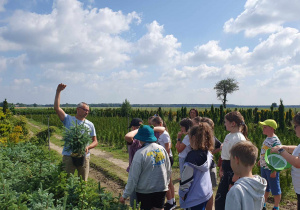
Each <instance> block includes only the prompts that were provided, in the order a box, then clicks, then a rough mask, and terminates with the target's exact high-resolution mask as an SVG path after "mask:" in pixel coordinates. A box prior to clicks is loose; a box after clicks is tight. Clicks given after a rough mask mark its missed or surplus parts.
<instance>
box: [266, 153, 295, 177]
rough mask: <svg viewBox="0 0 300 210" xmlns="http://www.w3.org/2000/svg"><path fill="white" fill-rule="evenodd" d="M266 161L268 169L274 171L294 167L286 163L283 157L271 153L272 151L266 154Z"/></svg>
mask: <svg viewBox="0 0 300 210" xmlns="http://www.w3.org/2000/svg"><path fill="white" fill-rule="evenodd" d="M265 161H266V163H267V166H268V168H269V169H270V170H271V171H272V172H273V171H278V172H279V171H282V170H284V169H287V168H290V167H292V165H291V164H290V163H289V162H287V161H286V159H284V158H283V157H282V156H281V155H279V154H276V153H271V149H267V150H266V153H265Z"/></svg>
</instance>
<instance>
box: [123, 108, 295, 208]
mask: <svg viewBox="0 0 300 210" xmlns="http://www.w3.org/2000/svg"><path fill="white" fill-rule="evenodd" d="M191 112H192V113H191ZM191 112H190V113H191V114H190V117H191V119H190V118H185V119H182V120H181V121H180V132H179V133H178V135H177V143H176V146H175V147H176V149H177V152H178V157H179V168H180V187H179V197H180V207H181V208H184V209H191V210H196V209H197V210H198V209H201V210H202V209H203V210H204V209H212V206H213V200H214V199H213V187H215V186H217V182H216V180H217V174H216V166H215V163H214V161H213V154H215V153H216V152H219V151H220V150H221V159H222V164H221V167H220V170H219V171H220V174H221V175H222V176H221V179H220V183H219V185H218V190H217V193H216V197H215V205H214V206H215V209H216V210H220V209H230V210H231V209H243V210H247V209H249V210H253V209H257V210H261V209H266V204H265V200H267V198H268V195H269V192H270V191H272V195H273V196H274V207H273V209H279V202H280V199H281V190H280V183H279V172H276V171H275V172H271V170H270V169H269V168H268V166H267V164H266V162H265V160H264V155H265V152H266V150H267V149H269V148H272V150H273V151H275V152H277V151H278V150H280V151H281V152H278V153H282V150H284V149H285V150H287V152H286V153H287V154H285V155H286V156H287V157H288V158H290V159H291V164H292V165H296V164H299V166H300V160H299V159H297V160H296V159H295V158H293V157H294V156H295V154H296V153H295V154H294V153H293V155H294V156H293V155H290V154H288V152H290V151H289V150H291V151H300V149H298V147H297V148H296V146H285V147H284V146H282V145H281V142H280V140H279V139H278V137H277V136H276V135H275V130H276V128H277V124H276V122H275V121H274V120H266V121H264V122H260V124H261V125H262V126H263V134H264V135H266V136H267V138H266V139H265V141H264V142H263V145H262V148H261V154H260V161H259V162H258V165H260V167H261V176H258V175H253V174H252V168H253V167H254V165H255V164H256V159H257V157H258V149H257V147H256V146H254V145H253V144H252V143H251V142H250V141H249V140H248V138H247V134H248V128H247V125H246V124H245V121H244V118H243V116H242V115H241V113H240V112H238V111H233V112H230V113H227V114H226V115H225V118H224V125H225V127H226V130H227V131H229V134H227V135H226V137H225V139H224V141H223V143H221V142H220V141H219V140H218V139H217V138H216V137H215V136H214V123H213V121H212V120H211V119H209V118H206V117H203V118H201V117H198V116H197V115H198V114H197V110H195V109H192V110H191ZM193 112H195V113H193ZM298 115H299V119H298V118H297V119H298V120H299V122H298V121H295V120H294V122H296V123H298V124H296V125H297V126H298V125H300V114H298ZM148 124H149V125H143V121H142V120H141V119H138V118H135V119H133V120H132V121H131V124H130V128H131V131H130V132H129V133H127V134H126V136H125V140H126V141H127V144H128V152H129V168H130V169H129V168H128V171H129V177H128V182H127V185H126V187H125V190H124V193H123V196H122V197H121V198H120V202H122V203H124V202H125V199H126V198H128V197H130V199H131V201H130V205H131V206H133V205H135V204H134V200H137V202H138V203H141V206H140V207H141V209H144V210H146V209H167V210H169V209H174V208H175V207H176V205H177V204H176V201H175V193H174V185H173V182H172V176H171V167H172V165H173V154H172V150H171V145H172V143H171V139H170V135H169V133H168V131H167V129H166V126H165V124H164V122H163V120H162V119H161V118H160V117H159V116H153V117H151V118H149V121H148ZM150 125H151V126H150ZM297 126H295V129H297ZM298 127H300V126H298ZM299 130H300V129H299ZM297 135H298V134H297ZM183 136H184V138H183V139H182V137H183ZM299 137H300V131H299ZM276 149H277V150H276ZM297 154H300V152H299V153H297ZM288 155H290V156H292V157H290V156H288ZM287 161H289V159H287ZM293 161H294V162H295V163H294V162H293ZM292 176H293V175H292ZM295 176H296V175H295ZM299 177H300V171H298V177H297V178H298V179H299ZM293 181H294V179H293ZM295 189H296V188H295ZM297 189H300V187H298V188H297ZM299 192H300V190H299ZM296 193H298V192H297V191H296ZM297 196H298V199H299V197H300V195H299V194H297ZM165 197H166V198H167V202H166V203H165Z"/></svg>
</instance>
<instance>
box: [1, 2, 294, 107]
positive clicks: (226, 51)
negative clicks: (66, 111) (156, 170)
mask: <svg viewBox="0 0 300 210" xmlns="http://www.w3.org/2000/svg"><path fill="white" fill-rule="evenodd" d="M299 11H300V1H299V0H276V1H274V0H248V1H236V0H226V1H224V0H213V1H207V0H205V1H204V0H188V1H182V0H165V1H162V0H151V1H148V0H147V1H146V0H145V1H141V0H82V1H77V0H53V1H52V0H26V1H20V0H0V101H3V100H4V99H5V98H6V99H7V101H8V102H11V103H17V102H20V103H37V104H49V103H53V101H54V95H55V90H56V87H57V85H58V84H59V83H65V84H67V88H66V89H65V90H64V91H63V92H62V96H61V102H62V103H78V102H80V101H86V102H87V103H121V102H122V101H124V100H125V98H127V99H128V100H129V101H130V102H131V103H132V104H135V103H142V104H145V103H151V104H153V103H154V104H155V103H167V104H169V103H200V104H201V103H202V104H216V103H220V101H218V100H217V98H216V92H215V90H214V89H213V88H214V86H215V84H216V83H217V82H218V81H220V80H222V79H226V78H228V77H233V78H235V79H236V80H237V81H238V82H239V90H238V91H236V92H234V93H233V94H231V95H229V96H228V100H229V101H228V103H230V104H239V105H271V104H272V103H273V102H276V103H279V100H280V98H281V99H283V102H284V104H286V105H299V104H300V97H298V93H299V91H300V32H299V30H300V13H299Z"/></svg>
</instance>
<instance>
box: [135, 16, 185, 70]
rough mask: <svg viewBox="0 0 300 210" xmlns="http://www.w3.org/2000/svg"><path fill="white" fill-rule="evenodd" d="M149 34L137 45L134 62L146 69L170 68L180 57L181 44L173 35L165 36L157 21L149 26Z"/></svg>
mask: <svg viewBox="0 0 300 210" xmlns="http://www.w3.org/2000/svg"><path fill="white" fill-rule="evenodd" d="M147 29H148V33H147V34H146V35H144V36H143V37H142V38H141V39H139V40H138V42H137V43H136V45H135V49H136V56H135V57H134V62H135V63H136V64H137V65H141V66H144V67H147V66H150V65H156V64H157V65H161V66H170V65H172V64H174V62H175V61H176V57H177V56H178V55H179V52H178V50H177V49H178V48H180V46H181V43H179V42H178V41H177V39H176V38H175V37H174V36H173V35H166V36H164V35H163V26H162V25H159V24H158V23H157V22H156V21H153V22H152V23H151V24H149V25H147Z"/></svg>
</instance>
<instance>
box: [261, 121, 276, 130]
mask: <svg viewBox="0 0 300 210" xmlns="http://www.w3.org/2000/svg"><path fill="white" fill-rule="evenodd" d="M259 124H260V125H267V126H270V127H271V128H274V130H276V128H277V123H276V121H275V120H272V119H268V120H265V121H263V122H259Z"/></svg>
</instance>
